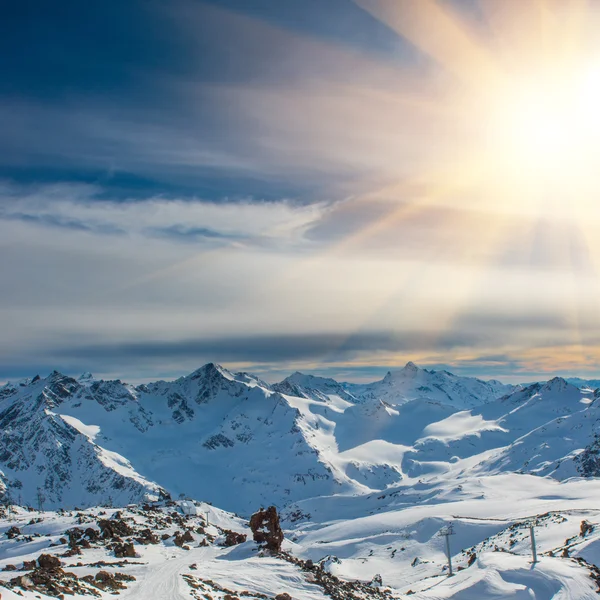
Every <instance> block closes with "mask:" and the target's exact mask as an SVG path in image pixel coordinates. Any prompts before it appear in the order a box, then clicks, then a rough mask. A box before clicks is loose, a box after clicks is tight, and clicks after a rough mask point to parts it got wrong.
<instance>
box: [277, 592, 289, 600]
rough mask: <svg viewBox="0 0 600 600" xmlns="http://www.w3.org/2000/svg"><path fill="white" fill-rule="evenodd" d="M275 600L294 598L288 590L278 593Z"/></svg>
mask: <svg viewBox="0 0 600 600" xmlns="http://www.w3.org/2000/svg"><path fill="white" fill-rule="evenodd" d="M275 600H293V598H292V597H291V596H290V595H289V594H288V593H287V592H283V594H277V596H275Z"/></svg>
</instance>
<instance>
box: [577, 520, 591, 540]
mask: <svg viewBox="0 0 600 600" xmlns="http://www.w3.org/2000/svg"><path fill="white" fill-rule="evenodd" d="M592 531H594V526H593V525H592V524H591V523H590V522H589V521H581V526H580V527H579V535H580V536H581V537H585V536H586V535H587V534H588V533H592Z"/></svg>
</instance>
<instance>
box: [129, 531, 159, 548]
mask: <svg viewBox="0 0 600 600" xmlns="http://www.w3.org/2000/svg"><path fill="white" fill-rule="evenodd" d="M135 541H136V542H138V543H139V544H144V545H145V546H147V545H148V544H158V543H160V540H159V539H158V537H157V536H156V535H154V533H152V530H151V529H142V531H140V532H139V533H138V534H137V537H136V538H135Z"/></svg>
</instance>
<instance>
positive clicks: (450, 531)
mask: <svg viewBox="0 0 600 600" xmlns="http://www.w3.org/2000/svg"><path fill="white" fill-rule="evenodd" d="M438 535H441V536H443V537H445V538H446V557H447V558H448V577H452V576H453V575H454V572H453V571H452V553H451V552H450V536H451V535H454V526H453V525H452V523H450V524H449V525H448V526H447V527H443V528H442V529H440V532H439V534H438Z"/></svg>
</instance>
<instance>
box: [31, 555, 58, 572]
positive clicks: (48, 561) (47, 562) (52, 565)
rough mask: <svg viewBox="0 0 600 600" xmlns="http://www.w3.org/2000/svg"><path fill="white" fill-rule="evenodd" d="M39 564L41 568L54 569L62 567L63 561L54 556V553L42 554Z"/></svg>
mask: <svg viewBox="0 0 600 600" xmlns="http://www.w3.org/2000/svg"><path fill="white" fill-rule="evenodd" d="M37 560H38V565H40V569H46V570H49V571H51V570H53V569H60V566H61V564H62V563H61V562H60V559H59V558H57V557H56V556H52V554H40V555H39V557H38V559H37Z"/></svg>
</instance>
